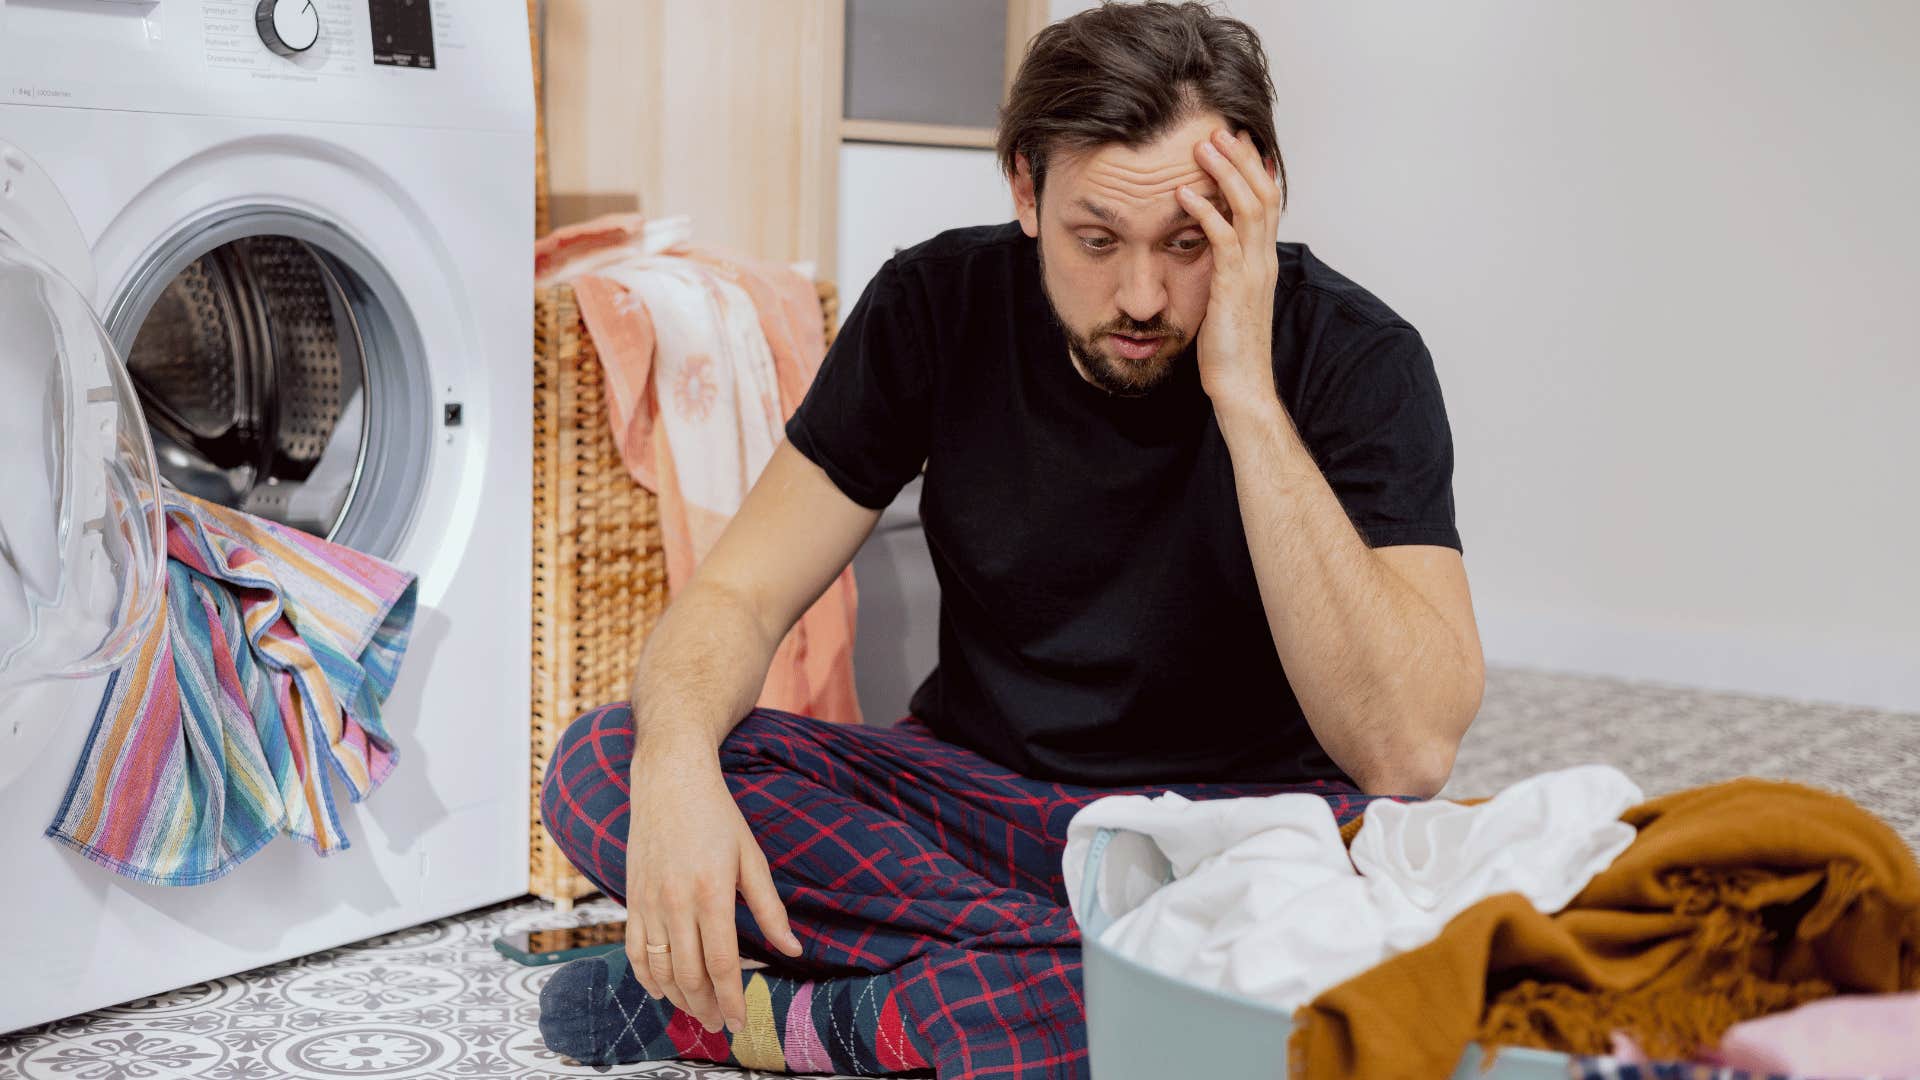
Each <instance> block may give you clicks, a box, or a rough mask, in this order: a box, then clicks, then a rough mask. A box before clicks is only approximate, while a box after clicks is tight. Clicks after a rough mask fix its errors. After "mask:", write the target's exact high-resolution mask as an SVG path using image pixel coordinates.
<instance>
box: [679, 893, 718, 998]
mask: <svg viewBox="0 0 1920 1080" xmlns="http://www.w3.org/2000/svg"><path fill="white" fill-rule="evenodd" d="M670 917H671V918H672V919H673V929H672V931H671V933H672V934H673V981H674V984H675V985H677V986H678V987H679V988H680V993H681V995H682V996H683V997H684V999H685V1000H684V1001H683V1002H680V1003H678V1004H679V1005H680V1009H681V1011H683V1012H687V1013H690V1014H692V1015H693V1017H694V1019H696V1020H698V1021H700V1026H701V1027H704V1028H706V1029H707V1030H708V1031H718V1030H720V1022H721V1017H720V1006H719V1004H718V1003H717V1002H716V1001H714V998H713V981H712V980H711V979H710V978H708V976H707V963H706V950H705V947H704V946H702V945H701V943H700V927H699V925H698V924H697V923H695V922H694V916H693V904H692V903H691V902H690V898H689V902H687V903H683V904H676V905H674V911H673V914H672V915H671V916H670Z"/></svg>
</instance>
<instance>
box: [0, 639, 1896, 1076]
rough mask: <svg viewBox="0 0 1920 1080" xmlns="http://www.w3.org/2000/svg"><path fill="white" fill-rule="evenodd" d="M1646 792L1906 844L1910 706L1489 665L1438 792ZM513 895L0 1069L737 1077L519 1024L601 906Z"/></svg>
mask: <svg viewBox="0 0 1920 1080" xmlns="http://www.w3.org/2000/svg"><path fill="white" fill-rule="evenodd" d="M1590 761H1600V762H1607V763H1609V764H1612V765H1616V766H1618V767H1619V768H1621V769H1622V770H1624V771H1625V772H1626V773H1627V775H1629V776H1631V777H1633V778H1634V779H1635V780H1636V781H1638V782H1639V783H1640V785H1641V786H1642V787H1643V788H1645V789H1646V790H1647V792H1648V793H1649V794H1658V793H1661V792H1666V791H1672V790H1675V789H1677V788H1683V787H1691V786H1695V785H1698V784H1706V783H1712V782H1715V781H1718V780H1724V779H1727V778H1730V777H1734V776H1743V775H1755V776H1767V777H1775V778H1782V779H1792V780H1798V781H1801V782H1804V783H1811V784H1816V785H1819V786H1822V787H1829V788H1833V789H1836V790H1838V791H1841V792H1843V793H1845V794H1847V795H1849V796H1851V797H1852V798H1854V799H1855V800H1857V801H1858V802H1860V803H1861V804H1862V805H1864V806H1865V807H1867V808H1868V809H1869V810H1872V811H1874V812H1875V813H1877V814H1879V815H1880V816H1881V817H1883V818H1884V819H1885V820H1886V821H1887V822H1888V823H1889V824H1891V825H1892V826H1893V827H1894V828H1895V829H1897V830H1899V832H1900V833H1901V834H1902V835H1903V836H1905V837H1906V838H1907V840H1908V842H1909V843H1910V844H1912V845H1913V846H1914V847H1915V848H1916V850H1920V784H1916V778H1920V716H1914V715H1905V714H1893V713H1884V712H1875V711H1873V710H1870V709H1856V708H1848V707H1844V706H1835V705H1815V704H1806V703H1800V702H1792V701H1782V700H1778V699H1772V698H1761V697H1749V696H1742V695H1731V694H1717V693H1709V692H1706V691H1699V690H1686V689H1678V688H1673V687H1665V686H1654V685H1644V684H1637V683H1625V682H1619V681H1615V680H1609V679H1594V678H1585V677H1580V676H1570V675H1550V674H1542V673H1537V672H1524V671H1495V672H1492V673H1490V675H1489V678H1488V687H1487V697H1486V702H1485V705H1484V706H1483V708H1482V709H1481V714H1480V718H1479V720H1478V721H1477V722H1476V723H1475V725H1474V728H1473V731H1472V732H1471V733H1470V734H1469V735H1468V736H1467V740H1466V743H1465V745H1464V746H1463V747H1462V748H1461V753H1460V759H1459V762H1458V764H1457V766H1456V768H1455V770H1454V776H1453V780H1452V782H1451V783H1450V784H1449V785H1448V786H1447V790H1446V792H1445V793H1444V794H1446V795H1450V796H1461V797H1465V796H1472V795H1490V794H1493V793H1494V792H1496V791H1498V790H1499V789H1500V788H1502V787H1504V786H1505V785H1507V784H1510V783H1513V782H1514V781H1517V780H1521V779H1524V778H1526V777H1528V776H1531V775H1533V774H1535V773H1539V772H1543V771H1545V770H1548V769H1554V768H1559V767H1562V766H1566V765H1574V764H1580V763H1583V762H1590ZM618 916H619V909H618V908H617V907H615V906H614V905H613V904H611V903H609V902H607V901H604V900H602V901H597V902H594V903H591V904H583V905H581V907H580V908H578V909H577V910H576V911H575V912H574V913H573V914H572V915H569V916H560V915H556V914H555V913H554V912H553V911H552V909H551V908H550V907H549V906H548V905H545V904H542V903H539V902H537V901H532V900H525V901H520V902H516V903H511V904H503V905H499V906H496V907H492V908H488V909H485V910H483V911H478V912H472V913H470V914H467V915H464V916H460V917H458V918H453V919H443V920H440V921H438V922H434V923H430V924H428V925H426V926H421V927H416V928H414V929H412V930H405V931H401V932H399V933H396V934H388V935H386V936H385V937H380V938H375V939H372V940H370V941H365V942H361V943H360V944H358V945H353V946H349V947H346V948H341V949H332V950H329V951H327V952H324V953H317V954H315V955H313V956H308V957H303V958H301V959H299V960H294V961H289V962H287V963H284V964H275V965H272V966H270V967H265V968H260V969H258V970H256V971H250V972H246V973H244V974H241V975H235V976H232V977H229V978H225V979H217V980H214V981H212V982H207V983H201V984H199V985H197V986H191V987H187V988H186V989H184V990H179V991H175V992H173V993H171V994H164V995H161V996H158V997H154V998H146V999H142V1000H140V1001H133V1002H128V1003H126V1004H124V1005H120V1006H116V1007H114V1008H111V1009H102V1010H101V1011H99V1012H96V1013H90V1014H87V1015H85V1016H77V1017H72V1018H70V1019H67V1020H62V1021H58V1022H55V1023H52V1024H48V1025H45V1026H43V1027H39V1028H34V1029H30V1030H27V1031H22V1032H17V1033H14V1034H12V1035H0V1076H21V1077H29V1078H35V1080H39V1078H59V1080H122V1078H127V1080H160V1078H165V1080H173V1078H176V1077H196V1078H206V1080H277V1078H280V1077H314V1078H320V1077H329V1078H332V1077H375V1076H377V1077H407V1078H420V1080H429V1078H432V1080H438V1078H452V1077H473V1076H501V1077H515V1078H529V1080H533V1078H539V1080H546V1078H552V1077H572V1076H622V1077H626V1076H634V1077H642V1076H644V1077H654V1078H658V1080H747V1078H749V1077H753V1076H756V1075H758V1074H754V1073H749V1072H744V1071H742V1070H738V1069H725V1068H714V1067H711V1066H702V1065H688V1064H677V1063H662V1064H651V1065H633V1066H627V1067H624V1068H618V1069H612V1070H605V1071H603V1070H598V1069H592V1068H588V1067H585V1066H579V1065H571V1064H569V1063H567V1062H566V1061H563V1060H561V1059H559V1058H557V1057H555V1056H554V1055H553V1054H551V1053H549V1052H548V1051H547V1049H546V1047H545V1046H543V1045H542V1044H541V1042H540V1035H539V1031H538V1029H537V1027H536V1021H537V1018H538V1010H539V995H540V986H541V984H542V983H543V982H544V981H545V980H546V978H547V976H548V975H549V974H550V973H551V972H552V970H553V969H552V968H541V967H521V966H519V965H517V964H514V963H511V962H508V961H506V960H504V959H502V958H501V957H500V956H499V955H498V954H497V953H495V952H494V951H493V947H492V942H493V939H494V938H495V937H497V936H498V935H499V934H500V933H502V932H503V931H505V930H509V929H521V928H525V927H529V926H536V925H541V926H554V925H564V924H566V923H569V922H574V923H582V922H596V921H600V920H604V919H609V918H617V917H618Z"/></svg>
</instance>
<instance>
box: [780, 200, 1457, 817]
mask: <svg viewBox="0 0 1920 1080" xmlns="http://www.w3.org/2000/svg"><path fill="white" fill-rule="evenodd" d="M1279 253H1280V276H1279V283H1278V287H1277V288H1276V290H1275V293H1274V314H1273V370H1274V377H1275V381H1276V385H1277V386H1278V388H1279V391H1280V399H1281V402H1282V403H1283V404H1284V405H1285V407H1286V409H1287V412H1288V415H1290V416H1291V417H1292V418H1293V420H1294V422H1295V424H1296V426H1297V427H1298V428H1299V430H1300V432H1301V436H1302V438H1303V440H1304V441H1305V443H1306V445H1307V447H1308V448H1309V449H1310V450H1311V451H1312V453H1313V457H1314V460H1315V461H1316V462H1317V463H1318V464H1319V465H1320V468H1321V470H1322V471H1323V472H1324V473H1325V475H1326V478H1327V480H1328V482H1329V484H1330V485H1331V486H1332V488H1333V491H1334V493H1335V494H1336V495H1337V496H1338V497H1339V498H1340V501H1341V503H1342V505H1343V506H1344V507H1345V508H1346V511H1347V514H1348V517H1349V518H1351V519H1352V521H1353V523H1354V525H1355V527H1356V528H1357V529H1358V530H1359V533H1360V535H1361V536H1362V537H1364V538H1365V539H1366V541H1367V543H1368V544H1370V545H1371V546H1374V547H1381V546H1385V545H1389V544H1440V545H1445V546H1447V547H1452V548H1456V549H1458V548H1459V547H1460V537H1459V533H1458V532H1457V531H1455V528H1454V521H1453V492H1452V473H1453V444H1452V435H1451V432H1450V431H1449V429H1448V426H1447V416H1446V409H1445V407H1444V405H1443V404H1442V401H1441V397H1440V385H1439V382H1438V380H1437V379H1436V377H1435V375H1434V370H1433V361H1432V359H1431V357H1429V355H1428V353H1427V349H1426V346H1425V345H1424V344H1422V342H1421V340H1420V335H1419V334H1418V333H1416V332H1415V331H1414V329H1413V328H1412V327H1411V326H1409V325H1408V324H1407V323H1406V321H1405V320H1403V319H1401V318H1400V317H1399V316H1397V315H1395V314H1394V313H1393V311H1392V310H1390V309H1389V308H1388V307H1387V306H1386V305H1385V304H1383V303H1381V302H1380V301H1379V300H1378V299H1375V298H1374V297H1373V296H1372V295H1371V294H1369V293H1368V292H1367V291H1366V290H1364V289H1362V288H1361V287H1360V286H1358V285H1356V284H1354V283H1353V282H1351V281H1349V280H1347V279H1346V278H1344V277H1342V276H1340V275H1339V274H1338V273H1335V272H1334V271H1333V270H1332V269H1330V268H1329V267H1328V266H1327V265H1326V264H1325V263H1323V262H1321V261H1320V260H1319V259H1317V258H1315V257H1314V256H1313V254H1312V253H1311V252H1310V251H1308V250H1307V248H1306V247H1305V246H1304V245H1301V244H1281V245H1279ZM1193 348H1194V346H1193V345H1191V344H1190V345H1189V347H1188V351H1187V355H1185V356H1183V357H1181V358H1179V359H1177V360H1176V362H1175V365H1176V366H1175V372H1176V374H1174V375H1173V376H1171V377H1170V379H1169V381H1168V382H1167V383H1165V384H1163V385H1162V386H1161V387H1159V388H1157V389H1156V390H1154V391H1153V392H1152V393H1150V394H1148V395H1146V396H1144V397H1138V398H1126V397H1115V396H1112V395H1109V394H1107V393H1106V392H1104V391H1102V390H1100V389H1098V388H1097V387H1094V386H1093V385H1091V384H1089V383H1088V382H1086V381H1085V380H1084V379H1082V378H1081V377H1080V374H1079V372H1078V371H1076V370H1075V369H1074V366H1073V362H1072V359H1071V357H1070V354H1069V352H1068V351H1067V344H1066V339H1065V337H1064V336H1063V335H1062V332H1061V329H1060V327H1059V325H1058V323H1056V322H1055V321H1054V319H1053V316H1052V313H1051V311H1050V310H1049V308H1048V307H1047V302H1046V298H1045V295H1044V293H1043V292H1042V291H1041V284H1040V267H1039V261H1038V258H1037V246H1036V243H1035V241H1033V240H1032V239H1029V238H1028V237H1027V236H1026V235H1025V234H1024V233H1023V232H1022V231H1021V230H1020V227H1019V226H1018V224H1014V223H1009V224H1007V225H1000V226H990V227H980V228H971V229H956V230H952V231H950V232H945V233H942V234H940V235H939V236H936V237H934V238H933V239H932V240H929V241H927V242H926V243H923V244H920V245H918V246H916V247H913V248H910V249H907V250H905V251H902V252H900V253H899V254H897V255H895V256H894V257H893V258H892V259H891V260H889V261H888V262H887V263H886V265H885V266H883V267H881V269H880V272H879V273H878V274H877V275H876V276H875V277H874V279H873V281H872V283H871V284H869V285H868V286H867V291H866V293H865V294H864V295H862V296H861V298H860V301H859V303H858V304H856V305H855V306H854V308H853V310H852V311H851V312H850V313H849V314H848V315H847V319H846V322H845V324H844V326H843V327H842V329H841V331H840V335H839V337H838V339H837V340H836V341H835V342H834V344H833V347H832V349H831V350H829V352H828V353H827V357H826V360H825V362H824V363H823V364H822V366H821V368H820V373H819V375H818V377H817V378H816V379H815V381H814V384H813V387H812V389H811V390H810V391H809V392H808V394H807V397H806V400H805V401H804V402H802V404H801V405H800V408H799V411H798V412H796V413H795V414H794V416H793V418H792V420H790V421H789V422H788V424H787V437H788V439H789V440H791V441H792V443H793V445H794V447H795V448H796V449H798V450H799V451H800V452H801V453H802V454H804V455H806V457H807V458H808V459H810V460H811V461H813V462H814V463H815V464H817V465H819V466H820V468H821V469H822V470H824V471H825V472H826V474H827V475H828V476H829V477H831V478H832V480H833V482H834V483H835V484H836V485H838V486H839V488H840V490H841V491H843V492H845V493H846V495H847V497H849V498H851V499H852V500H853V501H855V502H857V503H859V504H861V505H862V506H867V507H871V508H875V509H878V508H881V507H884V506H886V505H887V503H888V502H889V501H891V500H892V499H893V497H894V496H895V495H897V494H898V493H899V491H900V489H901V488H902V487H903V486H905V485H906V483H907V482H908V481H909V480H911V479H912V478H913V477H914V475H915V474H916V473H918V472H920V471H921V467H922V463H923V462H924V463H925V471H926V482H925V484H924V486H923V489H922V493H921V498H920V513H921V518H922V521H923V523H924V525H925V529H926V537H927V546H928V548H929V549H930V551H931V553H932V558H933V566H934V571H935V573H936V574H937V575H938V578H939V581H940V646H939V665H938V667H937V668H935V670H934V672H933V673H932V674H931V675H930V676H928V678H927V680H926V682H924V683H923V684H921V686H920V688H919V690H918V691H917V692H916V693H915V694H914V696H913V702H912V704H911V706H910V707H911V710H912V712H913V714H914V715H915V716H917V717H919V718H920V719H922V720H923V721H925V722H926V724H927V725H928V726H929V727H931V728H932V729H933V731H934V732H935V733H936V734H938V735H939V736H940V737H942V738H944V739H947V740H949V741H952V742H955V743H958V744H960V745H963V746H967V747H971V748H973V749H975V750H977V751H979V752H980V753H982V754H984V755H986V756H987V757H989V758H991V759H993V760H995V761H997V762H1000V763H1001V764H1004V765H1006V766H1008V767H1009V768H1012V769H1015V770H1017V771H1019V772H1021V773H1023V774H1025V775H1028V776H1033V777H1037V778H1043V779H1051V780H1065V781H1073V782H1078V783H1083V784H1102V785H1104V784H1125V783H1156V782H1174V781H1209V780H1213V781H1220V780H1242V781H1297V780H1303V779H1311V778H1319V777H1328V778H1342V774H1341V771H1340V769H1339V767H1338V766H1336V765H1335V764H1334V763H1333V761H1332V760H1331V759H1329V758H1328V757H1327V754H1326V752H1325V751H1324V750H1322V749H1321V747H1320V745H1319V743H1318V742H1317V741H1316V740H1315V739H1314V736H1313V732H1312V731H1311V730H1310V729H1309V728H1308V726H1307V723H1306V719H1305V717H1304V716H1303V714H1302V713H1301V710H1300V704H1299V701H1298V700H1297V699H1296V698H1295V696H1294V693H1293V689H1292V687H1291V686H1290V685H1289V684H1288V682H1287V678H1286V673H1285V672H1284V671H1283V670H1282V668H1281V665H1280V660H1279V656H1278V654H1277V653H1276V652H1275V650H1274V644H1273V636H1272V633H1271V631H1270V630H1269V629H1268V627H1267V617H1266V612H1265V610H1264V609H1263V608H1262V606H1261V602H1260V591H1259V587H1258V585H1257V583H1256V582H1255V579H1254V574H1253V564H1252V561H1251V559H1250V558H1249V556H1248V554H1247V542H1246V534H1245V531H1244V529H1243V528H1242V525H1241V519H1240V508H1239V503H1238V501H1237V499H1236V497H1235V494H1234V478H1233V470H1232V465H1231V462H1230V460H1229V458H1228V456H1227V446H1226V443H1225V441H1224V440H1223V439H1222V437H1221V434H1220V428H1219V425H1218V424H1217V423H1216V422H1215V420H1214V415H1213V410H1212V407H1211V405H1210V403H1209V401H1208V398H1207V396H1206V394H1205V392H1204V391H1203V390H1202V389H1201V387H1200V381H1199V376H1198V369H1197V367H1196V366H1195V364H1194V362H1193V353H1192V350H1193Z"/></svg>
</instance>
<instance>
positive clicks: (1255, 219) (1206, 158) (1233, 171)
mask: <svg viewBox="0 0 1920 1080" xmlns="http://www.w3.org/2000/svg"><path fill="white" fill-rule="evenodd" d="M1245 145H1246V144H1244V143H1240V142H1237V141H1236V142H1235V143H1233V144H1230V145H1224V146H1223V145H1222V144H1221V140H1220V138H1219V137H1218V133H1216V134H1215V135H1214V136H1213V137H1210V138H1209V139H1208V140H1207V141H1206V142H1204V143H1201V144H1199V146H1198V147H1196V153H1195V156H1196V157H1198V158H1199V159H1200V166H1201V167H1202V168H1204V169H1206V170H1207V172H1208V174H1209V175H1211V176H1212V177H1213V182H1214V183H1215V184H1218V185H1219V187H1220V194H1221V195H1222V196H1223V197H1224V198H1225V199H1226V200H1227V205H1228V206H1230V207H1232V208H1233V226H1234V230H1235V232H1236V234H1237V235H1238V236H1239V237H1240V238H1241V239H1242V240H1243V241H1245V242H1247V243H1258V242H1259V241H1260V232H1261V228H1262V227H1263V226H1264V225H1265V224H1266V217H1267V207H1266V204H1265V203H1264V202H1263V201H1262V200H1261V199H1260V197H1259V196H1258V195H1255V194H1254V192H1253V188H1252V186H1251V185H1250V184H1249V183H1248V179H1247V175H1246V173H1245V171H1244V170H1245V166H1244V165H1243V164H1242V163H1241V162H1240V161H1239V160H1238V158H1236V157H1230V156H1229V153H1230V151H1231V150H1232V149H1233V148H1235V147H1241V146H1245Z"/></svg>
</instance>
